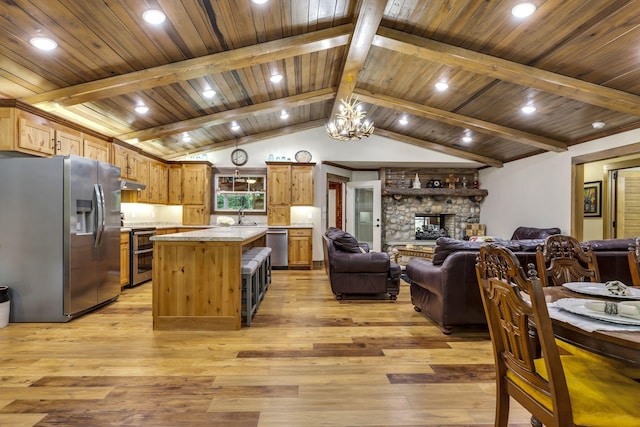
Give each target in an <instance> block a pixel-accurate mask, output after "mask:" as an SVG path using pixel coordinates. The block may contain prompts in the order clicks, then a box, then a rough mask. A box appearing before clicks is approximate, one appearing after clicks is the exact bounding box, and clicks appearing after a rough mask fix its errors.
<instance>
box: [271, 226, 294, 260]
mask: <svg viewBox="0 0 640 427" xmlns="http://www.w3.org/2000/svg"><path fill="white" fill-rule="evenodd" d="M288 245H289V230H287V229H286V228H269V230H267V246H268V247H270V248H271V268H273V269H287V268H289V246H288Z"/></svg>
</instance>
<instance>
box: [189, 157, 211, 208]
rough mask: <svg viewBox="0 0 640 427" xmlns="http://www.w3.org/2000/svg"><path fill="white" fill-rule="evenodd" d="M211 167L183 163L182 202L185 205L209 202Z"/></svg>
mask: <svg viewBox="0 0 640 427" xmlns="http://www.w3.org/2000/svg"><path fill="white" fill-rule="evenodd" d="M210 180H211V168H210V167H209V166H208V165H183V167H182V203H183V204H185V205H204V204H207V205H208V204H209V203H210V201H209V198H210V194H211V188H210V185H209V183H210Z"/></svg>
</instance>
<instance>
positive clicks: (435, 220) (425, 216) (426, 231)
mask: <svg viewBox="0 0 640 427" xmlns="http://www.w3.org/2000/svg"><path fill="white" fill-rule="evenodd" d="M445 218H446V215H444V214H430V213H416V215H415V230H416V240H436V239H437V238H438V237H449V230H448V229H447V227H446V225H445Z"/></svg>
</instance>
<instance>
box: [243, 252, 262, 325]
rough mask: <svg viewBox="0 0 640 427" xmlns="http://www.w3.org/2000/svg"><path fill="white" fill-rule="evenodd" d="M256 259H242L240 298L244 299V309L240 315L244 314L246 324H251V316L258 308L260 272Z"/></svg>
mask: <svg viewBox="0 0 640 427" xmlns="http://www.w3.org/2000/svg"><path fill="white" fill-rule="evenodd" d="M258 267H259V264H258V262H257V261H254V260H253V259H251V260H246V261H245V260H244V259H243V261H242V300H243V301H244V310H242V315H243V316H245V319H246V323H247V326H251V318H252V317H253V315H254V314H255V312H256V311H257V310H258V301H259V293H260V283H259V280H260V274H259V270H258Z"/></svg>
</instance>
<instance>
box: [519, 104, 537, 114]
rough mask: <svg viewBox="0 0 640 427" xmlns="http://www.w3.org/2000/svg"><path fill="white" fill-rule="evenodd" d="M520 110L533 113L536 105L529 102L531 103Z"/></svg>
mask: <svg viewBox="0 0 640 427" xmlns="http://www.w3.org/2000/svg"><path fill="white" fill-rule="evenodd" d="M520 110H521V111H522V112H523V113H525V114H531V113H534V112H535V111H536V107H534V106H533V105H530V104H529V105H525V106H524V107H522V108H521V109H520Z"/></svg>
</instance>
